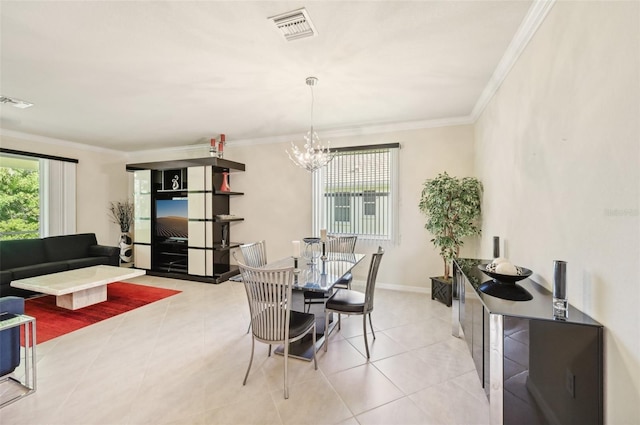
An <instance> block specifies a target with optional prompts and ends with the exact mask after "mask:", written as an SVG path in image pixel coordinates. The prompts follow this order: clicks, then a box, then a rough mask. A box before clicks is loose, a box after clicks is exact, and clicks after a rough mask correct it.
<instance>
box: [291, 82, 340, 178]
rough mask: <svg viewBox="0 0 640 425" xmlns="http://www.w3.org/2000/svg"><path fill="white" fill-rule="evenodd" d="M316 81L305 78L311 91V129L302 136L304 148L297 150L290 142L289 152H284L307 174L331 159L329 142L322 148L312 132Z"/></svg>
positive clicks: (316, 136)
mask: <svg viewBox="0 0 640 425" xmlns="http://www.w3.org/2000/svg"><path fill="white" fill-rule="evenodd" d="M317 82H318V79H317V78H316V77H307V79H306V83H307V85H308V86H309V88H310V89H311V129H310V130H309V131H308V132H307V134H306V136H304V140H305V143H304V146H303V148H302V149H300V148H298V146H296V145H295V144H294V143H293V142H291V151H288V150H287V151H286V152H287V155H288V156H289V159H291V161H293V162H294V164H296V165H297V166H298V167H301V168H304V169H305V170H307V171H309V172H314V171H316V170H317V169H319V168H322V167H324V166H325V165H327V163H328V162H329V161H331V160H332V159H333V153H332V152H331V151H330V150H329V146H330V145H331V143H330V142H327V146H326V147H325V146H322V143H320V138H319V137H318V134H317V133H316V132H315V131H313V86H314V85H316V83H317Z"/></svg>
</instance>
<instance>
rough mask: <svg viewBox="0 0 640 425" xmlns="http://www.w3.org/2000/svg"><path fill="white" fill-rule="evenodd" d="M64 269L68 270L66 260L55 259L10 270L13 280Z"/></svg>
mask: <svg viewBox="0 0 640 425" xmlns="http://www.w3.org/2000/svg"><path fill="white" fill-rule="evenodd" d="M65 270H69V265H68V264H67V263H66V261H56V262H52V263H42V264H34V265H32V266H26V267H16V268H15V269H11V272H12V273H13V280H18V279H26V278H28V277H34V276H40V275H43V274H49V273H57V272H63V271H65Z"/></svg>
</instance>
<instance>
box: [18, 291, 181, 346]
mask: <svg viewBox="0 0 640 425" xmlns="http://www.w3.org/2000/svg"><path fill="white" fill-rule="evenodd" d="M180 292H181V291H175V290H173V289H164V288H156V287H153V286H145V285H134V284H133V283H124V282H115V283H112V284H109V285H107V301H105V302H102V303H98V304H94V305H90V306H87V307H84V308H81V309H78V310H67V309H65V308H60V307H58V306H56V297H55V296H53V295H46V296H43V297H38V298H31V299H28V300H26V301H25V306H24V310H25V314H26V315H28V316H32V317H35V318H36V339H37V341H36V343H37V344H40V343H43V342H45V341H49V340H50V339H53V338H57V337H59V336H61V335H64V334H67V333H69V332H73V331H76V330H78V329H81V328H84V327H85V326H89V325H92V324H94V323H98V322H101V321H102V320H105V319H108V318H110V317H114V316H117V315H119V314H122V313H126V312H127V311H131V310H134V309H136V308H138V307H142V306H143V305H146V304H150V303H152V302H155V301H158V300H161V299H163V298H167V297H170V296H172V295H175V294H179V293H180ZM21 342H22V345H23V346H24V337H22V340H21Z"/></svg>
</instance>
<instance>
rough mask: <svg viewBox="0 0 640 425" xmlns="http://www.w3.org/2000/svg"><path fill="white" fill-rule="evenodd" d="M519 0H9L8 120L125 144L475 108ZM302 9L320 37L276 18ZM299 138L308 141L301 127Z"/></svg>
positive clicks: (458, 113) (4, 89) (517, 19)
mask: <svg viewBox="0 0 640 425" xmlns="http://www.w3.org/2000/svg"><path fill="white" fill-rule="evenodd" d="M531 5H532V1H531V0H522V1H482V0H476V1H406V2H404V1H352V2H350V1H322V2H320V1H308V2H288V1H254V2H249V1H162V2H160V1H131V2H130V1H100V2H94V1H42V2H39V1H20V2H17V1H16V2H8V1H2V3H1V4H0V15H1V22H0V23H1V34H0V35H1V46H0V48H1V50H0V54H1V58H0V59H1V62H0V64H1V74H0V84H1V85H0V91H1V94H2V95H3V96H10V97H15V98H19V99H22V100H26V101H29V102H32V103H34V106H33V107H31V108H28V109H18V108H14V107H11V106H9V105H6V104H5V105H2V106H1V109H0V127H2V128H3V129H6V130H12V131H17V132H23V133H28V134H33V135H40V136H46V137H51V138H56V139H62V140H67V141H71V142H77V143H82V144H87V145H92V146H96V147H103V148H109V149H115V150H119V151H126V152H131V151H140V150H148V149H158V148H171V147H179V146H187V145H201V144H203V143H208V140H209V138H211V137H216V136H218V135H219V134H220V133H225V134H226V138H227V141H229V142H231V143H232V142H233V141H241V140H242V141H247V140H253V141H256V140H260V139H265V138H267V139H270V140H273V139H274V138H275V139H277V138H278V137H283V136H287V135H297V134H300V135H301V134H302V133H304V132H306V131H307V130H308V128H309V125H310V122H311V92H310V89H309V87H308V86H307V85H306V84H305V79H306V77H308V76H315V77H317V78H318V79H319V82H318V84H317V85H316V86H315V88H314V99H315V101H314V114H313V121H314V127H315V129H316V130H317V131H318V132H319V133H320V136H321V137H322V132H323V131H325V132H330V131H338V130H344V129H354V128H356V129H357V128H367V127H369V126H372V125H378V126H379V125H397V124H406V123H416V125H418V124H420V125H422V124H424V125H425V126H426V125H427V124H428V123H429V122H433V121H434V120H435V121H438V120H440V121H442V120H452V119H461V118H465V117H467V118H468V117H470V115H471V113H472V111H473V109H474V106H475V105H476V103H477V102H478V99H479V98H480V97H481V94H482V92H483V90H484V89H485V87H486V86H487V84H488V83H489V81H490V78H491V75H492V74H493V73H494V71H495V70H496V67H497V66H498V64H499V63H500V60H501V58H502V57H503V55H504V54H505V51H506V50H507V47H508V46H509V44H510V42H511V40H512V39H513V38H514V34H516V31H517V30H518V27H519V26H520V24H521V23H522V21H523V19H524V18H525V16H526V15H527V11H528V10H529V8H530V7H531ZM301 7H305V8H306V10H307V11H308V13H309V15H310V17H311V20H312V22H313V24H314V25H315V28H316V30H317V32H318V35H317V36H316V37H312V38H305V39H299V40H295V41H290V42H288V41H285V40H284V38H283V37H282V36H281V35H280V33H279V31H278V30H277V29H276V27H275V26H274V24H273V23H272V22H271V21H270V20H268V19H267V18H268V17H270V16H274V15H278V14H281V13H284V12H288V11H291V10H294V9H298V8H301ZM300 139H302V137H300Z"/></svg>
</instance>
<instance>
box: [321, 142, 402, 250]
mask: <svg viewBox="0 0 640 425" xmlns="http://www.w3.org/2000/svg"><path fill="white" fill-rule="evenodd" d="M399 147H400V146H399V144H387V145H377V146H364V147H352V148H341V149H338V150H336V151H335V154H334V158H333V159H332V160H331V162H329V164H327V165H326V166H325V167H323V168H322V169H320V170H318V171H316V172H314V174H313V179H312V181H313V183H312V184H313V187H312V193H313V223H312V228H313V232H314V234H315V235H318V234H320V229H323V228H326V229H327V232H328V233H336V234H349V235H358V239H359V240H375V241H392V242H395V241H396V238H397V228H398V226H397V216H398V215H397V210H398V199H397V193H398V187H397V184H398V149H399Z"/></svg>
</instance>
